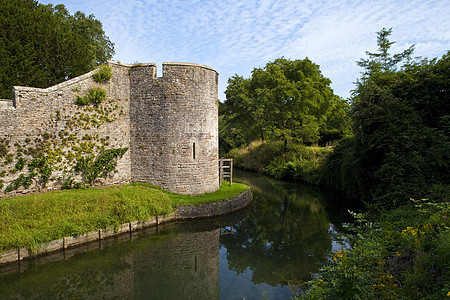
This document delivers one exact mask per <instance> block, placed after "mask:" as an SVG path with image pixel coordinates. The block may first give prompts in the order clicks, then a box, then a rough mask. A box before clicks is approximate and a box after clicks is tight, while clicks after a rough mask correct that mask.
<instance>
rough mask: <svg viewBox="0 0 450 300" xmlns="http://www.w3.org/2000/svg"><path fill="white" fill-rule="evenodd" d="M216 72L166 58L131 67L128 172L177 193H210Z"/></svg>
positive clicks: (214, 168) (214, 177) (214, 181)
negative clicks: (158, 64) (158, 62)
mask: <svg viewBox="0 0 450 300" xmlns="http://www.w3.org/2000/svg"><path fill="white" fill-rule="evenodd" d="M217 86H218V74H217V72H216V71H215V70H213V69H211V68H210V67H207V66H203V65H196V64H186V63H164V64H163V76H162V77H156V65H155V64H144V65H136V66H133V67H131V68H130V123H131V128H130V130H131V134H130V137H131V143H130V148H131V176H132V180H134V181H143V182H148V183H151V184H155V185H158V186H160V187H162V188H164V189H167V190H169V191H172V192H175V193H180V194H202V193H206V192H214V191H215V190H217V189H218V187H219V172H218V103H217V101H218V97H217Z"/></svg>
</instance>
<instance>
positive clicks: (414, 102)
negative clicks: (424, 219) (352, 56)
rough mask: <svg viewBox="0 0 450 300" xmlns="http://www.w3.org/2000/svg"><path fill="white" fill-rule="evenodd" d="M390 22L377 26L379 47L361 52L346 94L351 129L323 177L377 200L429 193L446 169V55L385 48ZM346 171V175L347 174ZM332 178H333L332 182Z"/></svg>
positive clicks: (449, 145)
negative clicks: (419, 56) (358, 72)
mask: <svg viewBox="0 0 450 300" xmlns="http://www.w3.org/2000/svg"><path fill="white" fill-rule="evenodd" d="M391 31H392V30H391V29H389V30H386V29H385V28H383V29H382V30H381V31H380V32H378V52H377V53H370V52H366V53H367V55H368V56H369V58H368V59H361V60H360V61H359V62H358V65H359V66H361V67H363V68H364V69H365V70H364V72H363V73H362V76H361V79H359V80H358V81H357V83H356V89H355V91H354V92H353V97H352V110H351V115H352V120H353V124H354V137H353V138H352V139H350V140H346V141H345V142H344V143H342V144H341V145H340V146H338V147H337V148H336V149H335V153H334V154H333V155H332V156H330V157H329V159H328V161H327V172H329V173H328V176H326V177H327V178H340V179H338V180H336V179H333V180H330V179H327V180H328V181H329V183H331V185H334V186H335V187H339V188H341V189H343V190H344V191H346V193H347V194H350V195H351V196H353V197H354V198H360V199H362V200H363V201H365V202H366V203H370V204H372V205H377V206H382V207H385V208H386V207H387V208H389V207H393V206H398V205H401V204H404V203H407V202H408V201H409V199H410V198H416V199H417V198H421V197H425V196H427V193H428V191H429V190H430V188H431V187H432V186H433V185H436V184H439V185H448V183H449V180H450V177H449V172H448V163H449V161H450V157H449V153H450V140H449V136H450V134H449V130H448V128H449V126H448V120H450V104H449V102H450V101H449V100H450V99H449V93H448V91H449V90H450V71H449V69H450V59H449V54H448V53H447V55H444V56H443V57H442V58H441V59H440V60H437V59H433V60H431V61H428V60H427V59H424V60H422V61H418V60H414V59H412V58H411V54H412V52H413V49H414V47H413V46H411V47H410V48H408V49H407V50H405V51H403V52H401V53H399V54H395V55H391V54H390V48H391V46H392V45H393V44H394V42H390V41H389V39H388V37H389V35H390V34H391ZM348 176H350V178H346V177H348ZM330 181H334V182H330Z"/></svg>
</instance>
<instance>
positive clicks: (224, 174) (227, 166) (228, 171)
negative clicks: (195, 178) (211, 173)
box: [219, 158, 233, 185]
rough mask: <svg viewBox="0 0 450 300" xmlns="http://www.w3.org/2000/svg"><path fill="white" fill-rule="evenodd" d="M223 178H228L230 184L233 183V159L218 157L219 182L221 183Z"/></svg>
mask: <svg viewBox="0 0 450 300" xmlns="http://www.w3.org/2000/svg"><path fill="white" fill-rule="evenodd" d="M224 178H229V181H230V185H232V184H233V159H232V158H220V159H219V184H222V182H223V180H224Z"/></svg>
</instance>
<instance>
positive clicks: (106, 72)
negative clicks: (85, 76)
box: [92, 65, 112, 83]
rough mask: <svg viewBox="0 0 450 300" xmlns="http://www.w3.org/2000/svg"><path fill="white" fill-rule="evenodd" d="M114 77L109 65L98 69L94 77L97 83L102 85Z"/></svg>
mask: <svg viewBox="0 0 450 300" xmlns="http://www.w3.org/2000/svg"><path fill="white" fill-rule="evenodd" d="M111 76H112V70H111V67H110V66H109V65H101V66H100V67H99V68H98V71H97V72H96V73H94V75H92V77H94V80H95V82H97V83H101V82H104V81H106V80H109V79H110V78H111Z"/></svg>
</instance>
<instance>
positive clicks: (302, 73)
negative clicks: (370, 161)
mask: <svg viewBox="0 0 450 300" xmlns="http://www.w3.org/2000/svg"><path fill="white" fill-rule="evenodd" d="M330 83H331V81H330V80H329V79H328V78H325V77H324V76H323V75H322V73H321V72H320V69H319V66H318V65H316V64H314V63H312V62H311V61H310V60H309V59H308V58H305V59H303V60H288V59H285V58H278V59H276V60H274V61H273V62H268V63H267V64H266V66H265V67H264V68H255V69H254V70H253V72H252V76H251V77H250V78H247V79H246V78H243V77H242V76H238V75H235V76H233V77H231V78H230V79H229V80H228V87H227V90H226V92H225V94H226V97H227V100H226V101H225V103H224V104H223V106H222V108H221V115H225V117H224V118H223V120H224V121H225V122H227V123H228V126H224V127H225V128H226V129H227V130H229V132H233V133H234V134H238V135H239V140H240V141H245V142H246V143H249V142H251V141H253V140H256V139H262V140H265V139H270V140H283V141H284V142H285V144H287V143H288V142H290V141H293V142H298V143H306V144H310V143H315V142H318V141H319V139H320V137H321V135H322V134H323V133H325V132H329V131H332V130H335V131H338V132H340V133H341V134H344V133H348V132H349V131H350V125H349V121H348V118H347V116H346V113H345V109H346V108H347V107H348V104H347V103H346V102H345V101H344V100H342V99H340V98H339V97H338V96H336V95H334V93H333V90H332V89H331V87H330ZM230 127H231V128H232V129H233V130H230ZM224 136H225V134H224ZM228 137H229V136H228ZM229 138H230V137H229ZM230 139H231V140H232V139H233V137H231V138H230ZM232 146H237V145H232Z"/></svg>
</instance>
